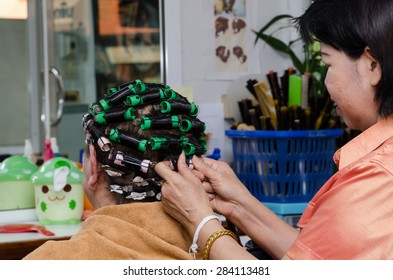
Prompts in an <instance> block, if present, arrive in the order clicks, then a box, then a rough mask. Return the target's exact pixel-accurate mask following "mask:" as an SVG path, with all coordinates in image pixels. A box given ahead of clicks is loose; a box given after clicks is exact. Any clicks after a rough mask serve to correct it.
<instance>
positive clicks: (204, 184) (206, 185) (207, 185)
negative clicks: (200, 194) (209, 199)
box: [202, 182, 214, 193]
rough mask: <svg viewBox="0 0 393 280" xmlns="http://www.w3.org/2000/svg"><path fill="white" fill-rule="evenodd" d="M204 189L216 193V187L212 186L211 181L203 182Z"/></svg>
mask: <svg viewBox="0 0 393 280" xmlns="http://www.w3.org/2000/svg"><path fill="white" fill-rule="evenodd" d="M202 186H203V189H204V190H205V192H207V193H214V189H213V188H212V186H211V184H210V183H209V182H203V183H202Z"/></svg>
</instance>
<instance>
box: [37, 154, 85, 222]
mask: <svg viewBox="0 0 393 280" xmlns="http://www.w3.org/2000/svg"><path fill="white" fill-rule="evenodd" d="M31 180H32V182H33V184H34V189H35V197H36V212H37V217H38V220H39V222H40V223H41V224H43V225H50V224H54V225H56V224H76V223H79V222H80V221H81V218H82V215H83V210H84V201H83V199H84V198H83V186H82V182H83V174H82V172H81V171H80V169H79V168H78V167H77V166H76V164H75V163H74V162H73V161H71V160H69V159H67V158H63V157H55V158H52V159H49V160H48V161H46V162H45V163H44V164H43V165H42V166H41V167H40V169H39V170H38V171H37V172H36V173H34V174H33V175H32V177H31Z"/></svg>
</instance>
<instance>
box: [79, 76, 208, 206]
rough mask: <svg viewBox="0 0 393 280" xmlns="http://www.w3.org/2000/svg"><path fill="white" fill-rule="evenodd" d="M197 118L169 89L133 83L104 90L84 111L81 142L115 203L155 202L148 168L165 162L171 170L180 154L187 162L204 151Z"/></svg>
mask: <svg viewBox="0 0 393 280" xmlns="http://www.w3.org/2000/svg"><path fill="white" fill-rule="evenodd" d="M197 113H198V107H197V106H196V105H195V104H194V103H192V102H189V101H188V100H187V99H186V98H185V97H183V96H182V95H180V94H179V93H177V92H175V91H173V90H172V89H171V88H170V87H169V86H167V85H163V84H156V83H143V82H141V81H139V80H135V81H131V82H129V83H125V84H121V85H117V86H115V87H113V88H110V89H109V90H108V94H107V95H106V96H105V97H104V98H103V99H101V100H99V101H97V102H96V103H94V104H93V105H92V106H91V107H90V109H89V113H88V114H85V115H84V117H83V126H84V129H85V133H86V142H87V144H92V145H94V148H95V151H96V155H97V160H98V162H99V163H100V164H101V167H102V169H103V170H104V171H105V173H106V174H107V181H108V188H109V190H110V191H111V192H113V193H114V198H115V200H116V202H117V203H118V204H122V203H128V202H131V201H157V200H160V195H161V193H160V191H161V184H160V183H161V178H160V177H159V176H158V175H157V174H156V173H155V171H154V165H155V164H156V163H157V162H160V161H163V160H167V159H168V160H170V161H172V162H173V163H174V166H176V160H177V158H178V156H179V155H180V153H181V152H184V153H185V154H186V157H187V158H188V159H190V158H191V157H192V156H193V155H196V156H201V155H203V154H204V153H205V152H206V135H205V133H204V131H205V124H204V123H203V122H201V121H200V120H199V119H198V118H197ZM87 146H88V145H87ZM85 152H88V149H85Z"/></svg>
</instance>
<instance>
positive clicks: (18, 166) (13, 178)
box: [0, 156, 38, 210]
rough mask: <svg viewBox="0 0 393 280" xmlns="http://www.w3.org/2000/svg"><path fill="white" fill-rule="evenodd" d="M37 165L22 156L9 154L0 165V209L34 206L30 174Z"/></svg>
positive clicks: (34, 170)
mask: <svg viewBox="0 0 393 280" xmlns="http://www.w3.org/2000/svg"><path fill="white" fill-rule="evenodd" d="M37 170H38V167H37V166H36V165H35V164H34V163H33V162H32V161H30V160H29V159H28V158H26V157H24V156H11V157H8V158H6V159H5V160H3V161H2V163H1V165H0V210H16V209H28V208H34V207H35V199H34V186H33V184H32V183H31V180H30V178H31V176H32V174H33V173H34V172H36V171H37Z"/></svg>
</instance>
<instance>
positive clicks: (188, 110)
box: [160, 100, 199, 117]
mask: <svg viewBox="0 0 393 280" xmlns="http://www.w3.org/2000/svg"><path fill="white" fill-rule="evenodd" d="M160 110H161V113H163V114H169V113H170V114H176V115H182V114H186V115H190V116H192V117H196V116H197V115H198V112H199V108H198V106H196V105H195V104H194V103H189V102H187V103H182V102H178V101H166V100H165V101H162V102H161V103H160Z"/></svg>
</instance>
